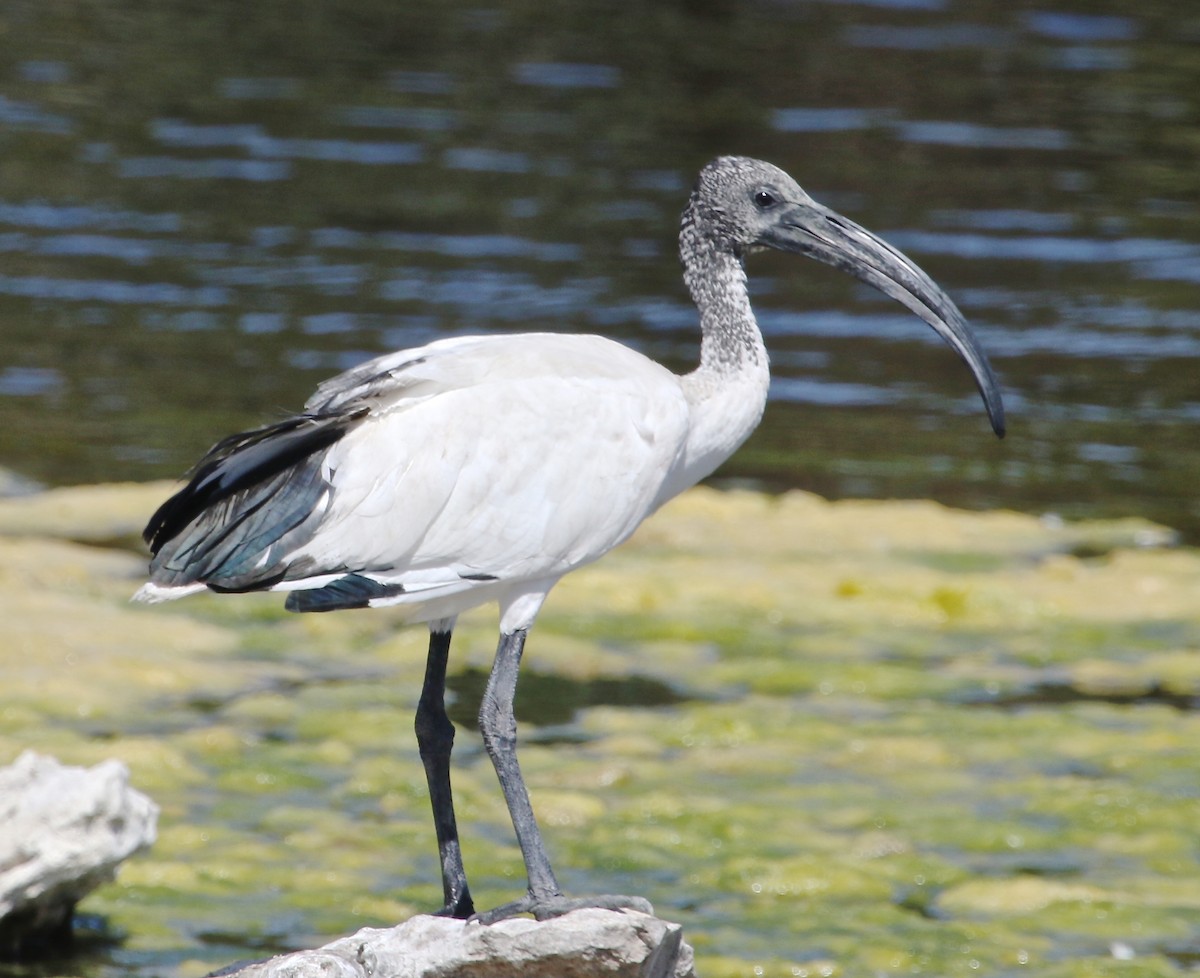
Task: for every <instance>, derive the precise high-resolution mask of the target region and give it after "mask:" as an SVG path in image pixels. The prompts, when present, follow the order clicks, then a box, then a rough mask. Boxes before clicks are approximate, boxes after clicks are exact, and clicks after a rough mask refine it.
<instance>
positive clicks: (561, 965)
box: [219, 910, 695, 978]
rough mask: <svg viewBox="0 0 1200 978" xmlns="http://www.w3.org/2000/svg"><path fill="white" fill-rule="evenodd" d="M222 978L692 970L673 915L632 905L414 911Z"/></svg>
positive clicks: (538, 976)
mask: <svg viewBox="0 0 1200 978" xmlns="http://www.w3.org/2000/svg"><path fill="white" fill-rule="evenodd" d="M219 974H220V975H221V976H222V978H233V976H236V978H481V976H485V975H486V976H487V978H602V976H603V978H613V976H628V978H695V972H694V971H693V970H692V949H691V947H689V946H688V945H687V944H685V943H684V942H683V929H682V928H681V927H680V926H679V925H678V924H672V923H668V922H667V921H665V920H659V919H658V918H657V917H652V916H650V915H649V914H644V913H638V912H636V911H623V912H621V911H614V910H576V911H573V912H572V913H569V914H566V915H564V916H562V917H555V918H552V919H550V920H545V921H536V920H529V919H527V918H514V919H512V920H504V921H501V922H500V923H497V924H491V925H490V926H487V927H485V926H483V925H482V924H472V923H465V922H463V921H461V920H451V919H447V918H445V917H433V916H428V915H426V916H420V917H413V918H411V919H409V920H407V921H405V922H404V923H402V924H400V925H399V926H397V927H392V928H389V929H378V928H372V927H365V928H363V929H362V930H360V931H359V932H358V933H357V934H354V935H353V936H351V937H344V938H341V939H340V940H336V941H334V942H333V943H331V944H326V945H325V946H324V947H320V948H317V949H316V950H312V951H298V952H296V953H294V954H284V955H280V956H279V957H276V958H271V959H270V960H268V961H260V962H257V963H254V964H250V965H246V966H241V967H239V966H234V967H231V968H226V969H225V970H223V971H221V972H219Z"/></svg>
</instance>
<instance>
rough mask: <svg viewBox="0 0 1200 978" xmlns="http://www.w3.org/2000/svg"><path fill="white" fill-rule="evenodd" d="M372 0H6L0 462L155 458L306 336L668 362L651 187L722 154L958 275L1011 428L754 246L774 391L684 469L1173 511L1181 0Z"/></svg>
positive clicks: (927, 363) (310, 381) (43, 474)
mask: <svg viewBox="0 0 1200 978" xmlns="http://www.w3.org/2000/svg"><path fill="white" fill-rule="evenodd" d="M393 6H394V5H390V4H384V3H374V4H371V3H368V4H362V3H355V4H352V5H351V4H345V3H329V4H325V5H316V6H311V7H308V8H306V9H305V11H304V12H303V14H300V15H298V14H296V13H295V12H294V11H293V10H292V9H291V8H290V7H286V6H284V5H282V4H273V3H269V4H260V5H256V7H255V13H254V14H253V15H249V16H248V15H246V14H245V12H244V11H243V9H242V7H241V6H240V5H236V4H232V3H227V2H225V3H222V2H218V3H215V4H212V5H209V6H208V7H207V8H206V10H208V11H209V12H210V13H209V15H208V16H205V17H203V18H200V17H189V16H184V15H183V14H181V13H174V12H172V11H171V10H170V9H167V8H164V9H158V10H148V11H142V12H131V11H127V10H125V9H123V8H122V7H121V6H120V5H116V4H111V5H105V4H101V5H95V6H88V7H86V8H84V7H82V6H80V5H78V4H75V3H64V4H52V5H48V4H38V3H32V2H29V3H20V2H15V3H11V4H9V5H8V6H7V9H6V12H5V13H4V28H5V36H6V50H7V53H8V59H7V63H6V69H5V71H4V73H3V75H2V76H0V79H2V81H0V133H2V134H3V140H4V145H3V165H2V166H0V256H2V258H3V261H2V262H0V323H2V328H0V464H3V465H6V466H8V467H10V468H13V469H15V470H17V471H19V472H21V473H23V474H25V475H27V476H31V477H34V478H37V479H40V480H42V481H44V482H46V483H50V484H62V483H75V482H84V481H92V480H108V479H126V478H128V479H148V478H154V477H163V476H177V475H179V474H181V473H182V472H184V471H185V470H186V469H187V467H188V466H189V465H190V464H191V462H192V461H193V460H194V459H195V458H196V457H197V455H198V454H199V453H200V452H202V451H203V450H204V449H205V448H207V447H208V445H210V444H211V443H212V442H213V441H215V440H216V439H217V438H218V437H219V436H221V435H223V434H226V433H227V432H229V431H231V430H235V429H238V428H241V427H246V426H251V425H254V424H257V423H259V422H261V421H262V420H264V419H267V418H272V417H276V416H278V415H279V414H281V413H283V412H284V411H286V410H289V409H294V408H296V407H297V406H299V404H301V403H302V402H303V400H304V398H305V396H306V395H307V393H308V392H309V390H311V388H312V387H313V385H314V384H315V383H316V382H317V381H318V380H320V379H321V378H322V377H324V376H326V375H328V374H329V373H331V372H333V371H336V370H340V369H342V368H344V367H347V366H350V365H352V364H354V363H356V362H358V361H360V360H362V359H363V358H365V357H367V356H370V355H373V354H377V353H381V352H385V351H388V350H391V349H394V348H397V347H403V346H410V345H416V344H420V343H423V342H425V341H427V340H429V339H431V338H434V337H436V336H439V335H446V334H454V333H460V332H492V331H505V330H524V329H551V330H571V331H580V330H586V331H601V332H604V333H607V334H610V335H614V336H616V337H619V338H621V339H622V340H625V341H627V342H629V343H631V344H633V345H634V346H636V347H638V348H640V349H642V350H643V351H645V352H646V353H648V354H650V355H652V356H655V357H658V358H661V359H662V360H663V361H665V362H666V363H668V364H669V365H670V366H672V367H674V368H677V369H687V368H688V367H690V365H691V364H692V363H693V362H694V360H695V356H696V333H695V322H694V317H693V313H692V310H691V308H690V304H689V302H688V300H687V297H686V294H685V293H684V291H683V289H682V286H681V284H680V282H679V275H678V268H677V262H676V260H675V258H674V235H675V229H676V221H677V215H678V212H679V210H680V209H681V207H682V204H683V201H684V198H685V196H686V193H687V189H688V187H689V185H690V182H691V179H692V177H693V174H694V173H695V171H696V169H697V168H698V167H699V166H700V165H702V164H703V163H704V162H705V161H706V160H707V159H709V158H710V157H712V156H713V155H716V154H718V153H722V152H740V153H748V154H753V155H759V156H763V157H765V158H768V159H771V160H772V161H774V162H777V163H779V164H780V165H782V166H783V167H784V168H785V169H788V170H789V171H790V172H792V173H793V174H795V175H797V176H798V177H799V179H800V180H801V182H802V183H803V184H804V185H805V186H806V188H807V189H808V190H809V191H810V192H811V193H813V194H814V196H816V197H818V199H821V200H823V201H825V202H826V203H828V204H830V205H832V206H834V207H836V208H838V209H840V210H843V211H845V212H846V213H848V214H849V215H851V216H853V217H854V218H855V219H856V220H859V221H860V222H861V223H864V224H866V225H867V226H869V227H871V228H873V229H874V230H876V231H878V232H880V233H882V234H884V235H885V236H886V237H888V238H889V239H890V240H892V241H893V242H894V243H896V244H897V245H898V246H900V247H902V248H904V249H906V250H908V251H909V252H910V253H911V254H913V255H914V256H915V257H916V258H917V260H918V261H920V262H921V263H922V264H923V265H925V266H926V267H927V269H928V270H929V271H930V272H931V273H932V274H933V275H934V277H935V278H936V279H938V280H939V281H940V282H941V283H942V284H943V285H944V286H945V287H946V288H947V289H948V290H949V291H950V292H951V293H952V294H953V295H954V296H955V297H956V298H957V299H958V300H959V302H960V304H961V305H962V307H963V309H964V311H965V312H966V314H967V315H968V317H969V318H970V319H971V320H972V322H973V323H974V325H975V326H976V328H977V330H978V331H979V333H980V335H981V337H982V340H983V342H984V345H985V346H986V347H987V348H988V349H989V350H990V351H991V354H992V357H993V360H994V362H995V365H996V367H997V369H998V371H999V373H1000V375H1001V377H1002V379H1003V382H1004V386H1005V390H1006V396H1007V400H1008V404H1009V407H1010V414H1011V425H1010V431H1011V434H1010V436H1009V438H1008V440H1007V441H1006V442H1004V443H1002V444H999V443H995V442H994V441H993V440H992V439H991V438H990V436H989V435H988V433H987V428H986V424H985V421H984V419H983V416H982V412H981V409H980V406H979V404H978V401H977V398H976V397H975V394H974V390H973V388H972V386H971V382H970V379H969V377H968V375H967V371H966V370H965V369H964V368H963V367H962V365H961V364H959V363H958V362H957V361H956V360H955V359H954V358H953V356H952V355H950V354H949V353H948V352H947V351H946V350H945V349H943V348H942V347H941V346H940V345H939V344H938V343H937V341H936V339H935V338H934V337H933V335H932V334H931V333H930V332H929V331H928V330H927V329H926V328H925V327H924V326H923V325H922V324H921V323H919V322H917V321H916V320H915V319H913V318H912V317H910V316H909V315H907V314H906V313H905V311H904V310H902V309H900V308H899V307H897V306H893V305H891V304H889V303H888V302H887V301H886V300H884V299H883V298H882V297H880V296H878V295H876V294H874V293H872V292H870V291H869V290H867V289H865V288H864V287H860V286H858V285H857V284H855V283H853V282H851V281H848V280H845V279H843V278H842V277H841V276H838V275H837V274H835V273H832V272H830V271H829V270H827V269H822V268H817V267H812V266H811V264H810V263H805V262H803V261H798V260H796V259H795V258H793V257H790V256H767V257H764V258H762V259H757V258H756V259H754V260H753V261H752V263H751V276H752V280H753V288H754V292H755V299H756V307H757V309H758V311H759V314H760V318H761V320H762V322H763V325H764V328H765V330H766V332H767V334H768V341H769V345H770V348H771V351H772V354H773V362H774V368H775V377H776V379H775V383H774V386H773V388H772V392H771V395H772V404H771V406H770V408H769V410H768V413H767V417H766V420H765V421H764V424H763V426H762V428H761V429H760V430H759V432H758V433H757V434H756V435H755V436H754V437H753V439H752V440H751V442H750V443H749V445H748V446H747V448H746V449H745V450H744V451H743V452H742V453H741V454H740V455H739V456H738V457H737V458H736V459H734V460H733V461H731V462H730V463H729V464H728V465H727V466H726V468H725V469H724V470H722V472H721V473H720V477H722V478H725V479H742V480H751V481H753V482H757V483H758V484H761V485H765V486H768V487H771V488H782V487H788V486H801V487H806V488H811V489H815V490H817V491H820V492H823V493H825V494H827V495H831V496H847V495H851V496H853V495H863V496H928V497H934V498H937V499H941V500H943V501H946V502H949V503H955V504H962V505H967V506H973V507H983V506H1010V507H1016V508H1020V509H1025V510H1031V511H1044V510H1049V511H1055V512H1058V513H1062V514H1064V515H1085V514H1125V513H1139V514H1146V515H1149V516H1152V517H1154V518H1157V519H1160V520H1162V521H1164V522H1166V523H1168V524H1170V525H1173V526H1176V527H1178V528H1180V529H1182V530H1184V531H1185V533H1186V534H1188V535H1189V536H1190V538H1191V539H1193V540H1194V539H1197V538H1200V503H1197V502H1196V501H1195V495H1194V492H1193V491H1192V487H1193V485H1194V484H1195V481H1196V478H1197V475H1198V473H1200V442H1198V440H1197V439H1196V438H1195V437H1194V434H1193V432H1194V430H1195V426H1196V424H1197V421H1198V420H1200V384H1198V383H1197V358H1198V356H1200V329H1198V325H1197V324H1200V289H1197V285H1198V284H1200V217H1198V212H1197V204H1196V200H1197V199H1198V193H1197V191H1198V189H1200V188H1198V187H1197V181H1198V179H1200V178H1198V177H1197V175H1196V174H1197V171H1196V167H1195V152H1194V146H1193V142H1192V135H1191V134H1192V132H1193V131H1194V128H1195V123H1196V116H1197V113H1198V112H1200V107H1198V96H1197V94H1196V91H1197V90H1196V85H1195V77H1196V69H1197V53H1196V52H1197V51H1198V50H1200V48H1197V47H1196V44H1195V42H1196V40H1197V39H1200V20H1198V19H1197V16H1196V14H1195V12H1194V11H1193V10H1192V9H1191V7H1190V6H1189V5H1188V4H1187V3H1185V2H1183V0H1175V2H1162V3H1154V4H1143V5H1140V6H1139V7H1138V8H1137V10H1136V11H1130V10H1128V9H1127V8H1124V7H1122V6H1120V5H1116V4H1110V5H1101V6H1100V7H1096V6H1095V5H1089V6H1088V7H1087V8H1086V11H1085V10H1084V9H1082V8H1079V7H1078V5H1068V4H1059V5H1050V6H1047V5H1044V4H1027V3H1022V4H1009V3H999V2H995V0H991V2H984V0H975V2H969V0H964V2H955V3H950V2H945V0H928V2H915V0H914V2H900V0H897V2H804V3H796V4H790V5H783V4H767V3H747V4H726V3H709V4H703V5H700V6H698V7H695V8H681V9H672V10H669V11H668V10H640V11H631V10H625V9H622V10H621V11H619V12H617V11H613V10H608V9H607V8H604V7H595V8H593V7H591V6H589V5H586V4H578V3H567V4H562V5H557V6H556V8H555V10H554V12H553V13H547V12H546V11H540V12H536V13H535V12H533V11H527V10H523V9H512V8H499V7H498V8H495V9H487V8H478V7H473V6H466V5H461V4H447V5H439V6H437V8H436V9H432V8H430V9H423V8H422V9H412V10H405V11H396V10H394V9H393ZM585 24H586V27H583V26H581V25H585Z"/></svg>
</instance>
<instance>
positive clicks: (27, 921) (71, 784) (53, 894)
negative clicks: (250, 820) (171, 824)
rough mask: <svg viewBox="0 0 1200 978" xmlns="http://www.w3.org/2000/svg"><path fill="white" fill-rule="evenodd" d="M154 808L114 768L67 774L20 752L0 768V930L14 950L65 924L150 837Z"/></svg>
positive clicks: (122, 770)
mask: <svg viewBox="0 0 1200 978" xmlns="http://www.w3.org/2000/svg"><path fill="white" fill-rule="evenodd" d="M157 820H158V806H157V805H155V804H154V802H152V801H151V800H150V799H149V798H147V797H146V796H145V795H143V794H142V793H141V792H139V791H136V790H134V789H133V788H131V787H130V786H129V769H128V768H126V767H125V765H124V764H122V763H121V762H120V761H104V762H103V763H101V764H97V765H96V766H95V767H93V768H79V767H66V766H64V765H62V764H60V763H59V762H58V761H57V760H55V759H54V758H52V757H45V756H42V755H39V754H35V753H34V752H33V751H26V752H25V753H23V754H22V755H21V756H20V757H18V758H17V760H16V761H15V762H14V763H13V764H12V765H11V766H9V767H6V768H0V925H2V926H3V932H2V934H3V942H4V944H6V945H8V946H9V947H10V948H11V947H20V946H22V945H24V944H25V943H26V942H27V941H32V940H36V939H37V934H38V932H39V931H42V932H49V931H56V930H61V929H62V928H63V927H64V926H65V925H67V924H69V922H70V916H71V912H72V910H73V909H74V906H75V904H76V903H77V902H78V901H79V900H80V899H81V898H83V897H84V896H85V895H86V894H88V893H89V892H91V891H92V890H94V889H95V888H96V887H97V886H99V885H100V884H102V883H106V882H108V881H109V880H111V879H112V878H113V876H114V875H115V874H116V870H117V866H118V865H119V864H120V863H121V862H122V861H123V860H125V859H127V858H128V857H129V856H131V855H132V854H133V853H135V852H137V851H138V850H139V849H142V848H144V847H146V846H148V845H150V844H151V843H152V842H153V841H154V838H155V828H156V824H157Z"/></svg>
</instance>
